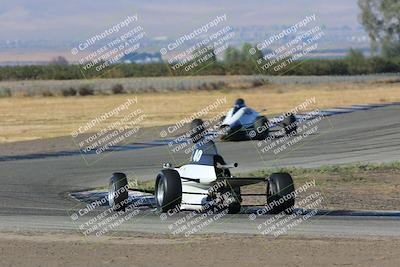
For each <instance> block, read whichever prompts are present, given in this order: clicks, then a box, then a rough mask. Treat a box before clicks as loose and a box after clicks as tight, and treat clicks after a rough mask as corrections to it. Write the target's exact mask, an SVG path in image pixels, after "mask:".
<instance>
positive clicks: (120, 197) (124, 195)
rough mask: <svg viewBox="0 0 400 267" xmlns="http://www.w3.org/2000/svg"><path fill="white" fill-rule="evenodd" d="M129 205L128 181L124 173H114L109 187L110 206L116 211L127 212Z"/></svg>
mask: <svg viewBox="0 0 400 267" xmlns="http://www.w3.org/2000/svg"><path fill="white" fill-rule="evenodd" d="M127 204H128V179H127V178H126V175H125V174H124V173H122V172H116V173H113V176H112V177H111V178H110V183H109V186H108V205H109V206H110V208H112V209H113V210H114V211H120V210H125V208H126V206H127Z"/></svg>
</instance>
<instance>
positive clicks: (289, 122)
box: [282, 113, 297, 134]
mask: <svg viewBox="0 0 400 267" xmlns="http://www.w3.org/2000/svg"><path fill="white" fill-rule="evenodd" d="M282 123H283V127H284V128H285V133H286V134H291V133H296V132H297V124H296V116H295V115H294V114H293V113H290V114H289V116H286V117H285V118H284V119H283V122H282Z"/></svg>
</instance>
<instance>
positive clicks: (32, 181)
mask: <svg viewBox="0 0 400 267" xmlns="http://www.w3.org/2000/svg"><path fill="white" fill-rule="evenodd" d="M399 114H400V106H398V105H397V106H396V105H393V106H389V107H382V108H377V109H372V110H362V111H356V112H352V113H347V114H341V115H337V116H332V117H327V118H324V119H322V121H321V122H319V123H318V124H317V125H318V128H317V131H316V132H315V133H313V134H311V135H309V136H306V137H305V138H304V139H302V140H300V141H299V142H298V143H296V144H295V145H293V146H292V147H290V148H289V149H285V150H283V151H282V152H280V153H277V154H276V155H275V154H274V153H273V151H271V150H270V151H267V152H266V153H263V152H262V151H261V148H260V147H259V146H258V145H259V144H258V143H256V142H251V141H248V142H236V143H226V142H222V143H221V142H219V143H218V144H217V146H218V148H219V150H220V154H222V155H223V156H224V157H225V160H226V161H227V162H238V163H239V167H238V168H237V170H235V171H234V173H238V172H244V171H249V170H257V169H260V168H264V167H274V166H302V167H315V166H320V165H329V164H342V163H353V162H389V161H395V160H400V116H399ZM265 145H267V144H266V143H264V144H263V146H265ZM88 157H89V160H92V162H95V161H96V160H97V159H96V158H94V157H98V156H96V155H93V156H88ZM91 157H93V158H91ZM186 158H187V155H185V154H184V153H173V152H172V151H171V149H170V148H169V147H168V146H156V147H150V148H146V149H141V150H135V151H129V150H128V151H121V152H112V153H108V155H106V157H104V158H103V159H101V160H98V161H96V163H94V164H91V165H87V163H86V162H85V161H84V160H83V159H82V157H81V156H80V155H74V156H66V157H50V158H41V159H29V160H28V159H26V160H25V159H24V160H8V161H1V162H0V175H1V176H0V230H7V231H9V230H11V231H12V230H46V231H47V230H76V228H77V226H76V224H74V222H73V220H71V218H70V215H71V213H73V211H74V210H76V209H78V208H79V207H81V206H82V205H83V204H82V203H79V202H77V201H76V200H74V199H72V198H71V197H70V196H69V193H70V192H73V191H81V190H88V189H90V188H94V187H98V186H105V185H107V183H108V178H109V177H110V175H111V173H112V172H115V171H124V172H128V174H130V175H133V176H134V177H135V178H138V179H153V177H155V175H156V173H157V170H159V169H160V168H161V166H162V163H163V162H171V163H172V164H173V165H175V164H180V163H183V162H184V161H185V159H186ZM336 215H338V216H336ZM368 215H371V216H368ZM372 215H373V216H372ZM381 215H385V214H372V213H371V214H364V215H363V216H355V215H354V216H345V215H341V214H334V215H332V214H330V215H317V216H315V217H314V218H312V219H310V220H308V221H307V222H306V223H304V224H301V225H300V226H298V227H296V228H295V229H293V230H292V231H291V232H289V233H293V234H306V235H346V236H348V235H349V236H351V235H397V236H399V235H400V231H399V229H400V220H399V217H400V213H398V212H397V213H396V212H394V213H392V214H391V215H390V216H381ZM175 216H184V213H183V214H179V215H175ZM248 217H249V215H248V214H240V215H233V216H230V215H229V216H227V217H224V218H222V219H221V220H218V222H217V223H215V224H213V225H210V226H209V227H207V228H206V229H205V231H208V232H216V233H219V232H230V233H256V232H257V228H256V225H257V222H259V223H262V221H265V219H266V218H267V217H268V215H267V216H260V217H258V218H257V219H256V220H255V221H250V220H249V218H248ZM176 218H177V217H175V218H168V219H167V220H166V221H161V220H160V218H159V215H158V214H155V213H154V212H152V211H149V210H146V211H143V216H138V217H137V218H135V219H133V220H132V221H129V222H128V223H125V224H123V225H122V226H121V228H119V229H118V231H143V232H153V233H154V232H166V231H168V227H167V225H168V220H175V219H176Z"/></svg>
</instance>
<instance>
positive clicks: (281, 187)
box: [267, 173, 295, 214]
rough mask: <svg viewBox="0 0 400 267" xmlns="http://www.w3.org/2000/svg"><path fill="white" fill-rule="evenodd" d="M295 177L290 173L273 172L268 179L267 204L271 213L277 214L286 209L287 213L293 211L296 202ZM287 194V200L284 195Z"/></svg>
mask: <svg viewBox="0 0 400 267" xmlns="http://www.w3.org/2000/svg"><path fill="white" fill-rule="evenodd" d="M292 193H294V184H293V179H292V177H291V176H290V174H288V173H273V174H271V176H270V177H269V179H268V185H267V204H268V205H270V207H271V206H272V205H273V207H272V209H271V210H270V212H271V213H273V214H277V213H281V212H282V211H284V212H285V213H287V214H290V213H292V212H293V206H294V202H295V196H294V194H292ZM285 196H286V200H284V197H285Z"/></svg>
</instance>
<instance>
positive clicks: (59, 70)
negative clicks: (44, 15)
mask: <svg viewBox="0 0 400 267" xmlns="http://www.w3.org/2000/svg"><path fill="white" fill-rule="evenodd" d="M250 48H252V46H251V45H250V44H245V45H243V47H242V48H241V49H237V48H234V47H228V48H226V50H225V54H224V57H223V60H217V58H216V56H215V54H214V51H212V50H210V51H207V53H211V54H210V55H211V56H209V57H205V56H206V55H205V54H203V55H202V56H203V57H204V58H205V59H207V60H203V61H201V62H200V63H199V64H198V65H197V66H196V68H193V69H192V70H190V71H187V70H185V69H184V67H181V68H176V69H173V64H171V65H168V64H167V63H149V64H136V63H129V64H118V65H112V66H110V67H108V68H106V69H105V71H103V72H101V73H100V72H98V71H96V69H95V68H94V67H93V68H89V69H88V70H86V71H84V70H83V68H82V66H79V65H76V64H68V62H66V61H65V60H64V59H62V58H60V57H57V58H56V59H54V60H52V61H51V63H50V64H48V65H34V66H4V67H0V80H3V81H4V80H70V79H90V78H125V77H157V76H188V75H252V74H265V75H356V74H374V73H399V72H400V58H399V57H389V58H388V57H383V56H372V57H365V56H364V55H363V53H362V52H361V51H357V50H353V49H351V50H350V51H349V53H348V55H347V56H346V57H345V58H340V59H302V60H298V61H296V62H295V64H294V67H293V68H286V69H285V71H284V72H276V71H274V70H273V68H270V69H266V70H261V69H260V68H259V65H258V64H257V60H258V59H260V58H262V57H263V55H262V54H261V53H260V52H256V53H255V54H254V55H250V53H248V51H249V49H250ZM257 51H258V50H257ZM263 60H264V59H263ZM265 62H267V61H265ZM191 63H192V62H188V63H186V64H185V65H188V64H191Z"/></svg>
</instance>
